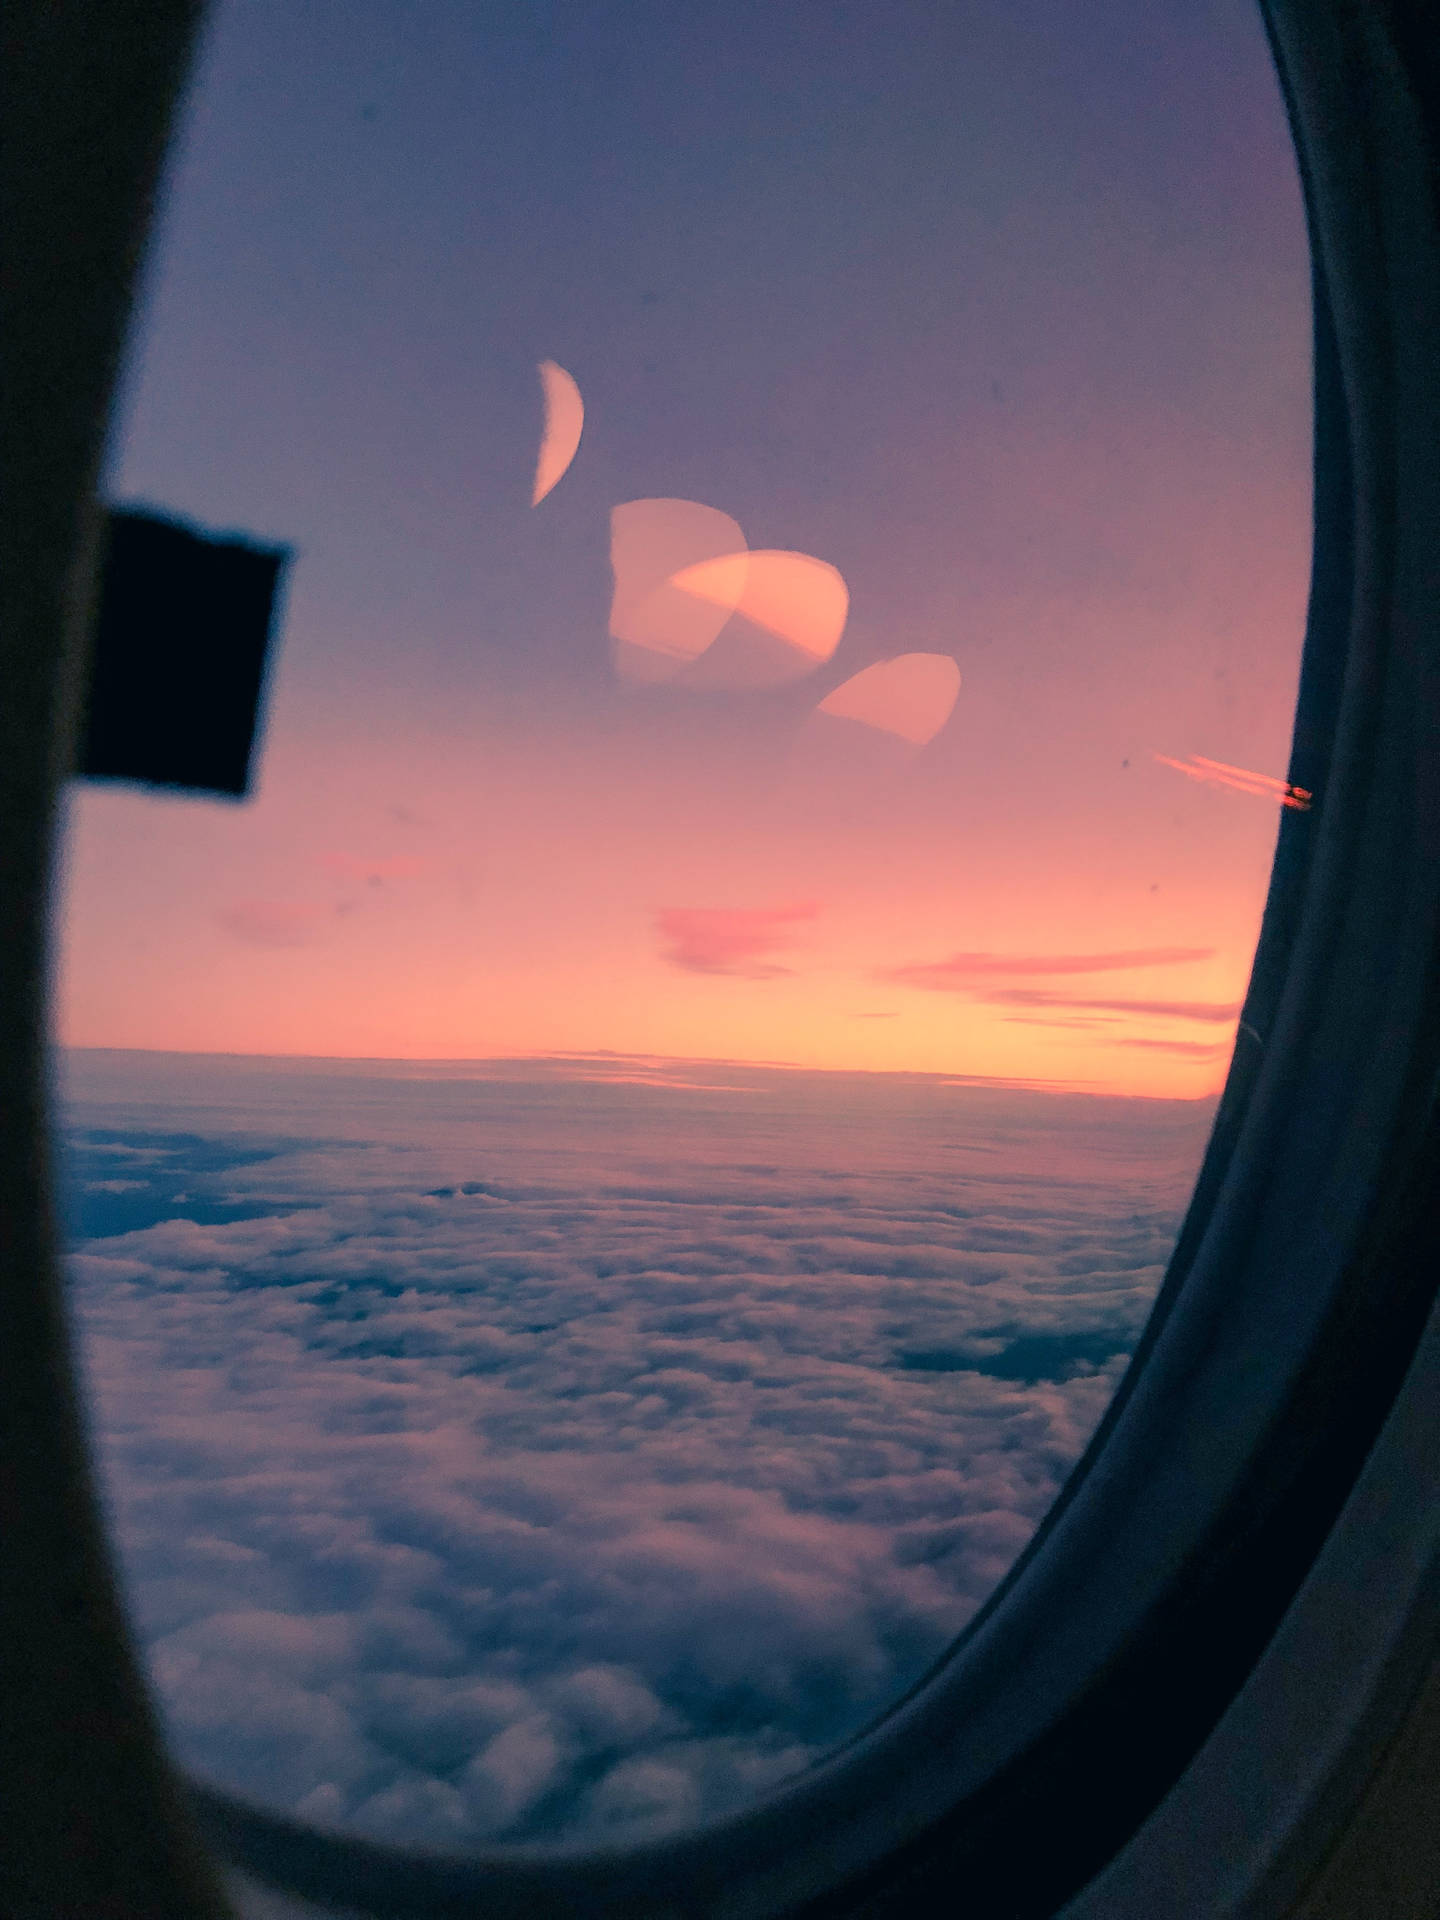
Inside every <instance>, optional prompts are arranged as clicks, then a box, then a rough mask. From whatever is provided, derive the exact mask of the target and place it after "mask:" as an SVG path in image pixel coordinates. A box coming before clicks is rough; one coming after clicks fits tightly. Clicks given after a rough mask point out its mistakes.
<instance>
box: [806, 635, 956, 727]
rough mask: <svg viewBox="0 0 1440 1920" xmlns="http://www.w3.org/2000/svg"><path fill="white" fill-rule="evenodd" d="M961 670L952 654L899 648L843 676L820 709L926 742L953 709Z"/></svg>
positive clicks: (863, 724) (844, 718)
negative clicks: (888, 657)
mask: <svg viewBox="0 0 1440 1920" xmlns="http://www.w3.org/2000/svg"><path fill="white" fill-rule="evenodd" d="M959 692H960V669H959V667H958V666H957V665H956V663H955V661H954V660H953V659H952V658H951V656H950V655H949V654H948V653H901V654H897V655H896V657H895V658H894V659H893V660H880V661H877V662H876V664H875V665H874V666H873V667H866V668H865V669H864V671H863V672H861V673H857V674H853V675H852V676H851V677H850V679H848V680H843V681H842V682H841V683H840V685H839V686H838V687H836V688H835V690H834V692H833V693H827V694H826V696H825V698H824V699H823V700H822V701H821V702H820V705H819V708H818V709H817V711H818V712H820V713H830V714H834V715H835V716H836V717H837V718H838V719H841V720H858V721H859V722H860V724H861V725H862V726H866V727H876V728H878V729H879V730H880V732H882V733H893V734H895V735H896V736H897V737H898V738H899V739H901V740H908V741H910V742H911V744H912V745H914V746H917V747H923V746H924V745H925V744H926V742H927V741H930V740H933V739H934V738H935V736H936V734H937V733H939V731H940V729H941V728H942V727H943V726H944V724H945V722H946V721H947V720H948V719H949V718H950V715H951V714H952V713H953V712H954V710H955V701H956V698H957V696H958V694H959Z"/></svg>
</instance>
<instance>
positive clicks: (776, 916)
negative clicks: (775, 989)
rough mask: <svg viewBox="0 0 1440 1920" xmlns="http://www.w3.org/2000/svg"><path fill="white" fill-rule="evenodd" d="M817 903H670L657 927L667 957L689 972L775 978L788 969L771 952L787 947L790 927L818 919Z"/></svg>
mask: <svg viewBox="0 0 1440 1920" xmlns="http://www.w3.org/2000/svg"><path fill="white" fill-rule="evenodd" d="M819 911H820V909H819V907H818V906H816V905H814V904H813V903H805V904H801V905H797V906H791V907H666V908H664V909H663V910H662V911H661V912H660V913H658V914H657V915H656V916H655V928H656V931H657V932H658V933H659V935H660V937H661V939H662V940H664V941H665V942H667V945H666V948H665V952H664V958H665V959H666V960H668V961H669V962H670V964H671V966H673V967H682V968H684V969H685V971H686V972H687V973H727V974H733V975H736V976H738V977H739V978H741V979H745V980H773V979H775V978H776V977H777V976H778V975H780V974H784V973H789V972H791V969H790V968H789V967H782V966H777V965H776V964H775V963H774V962H773V961H770V960H768V959H766V957H765V956H766V955H768V954H771V953H774V952H775V951H776V950H777V949H779V948H783V947H787V946H789V945H790V944H791V942H792V940H793V934H792V932H791V929H792V928H793V927H794V926H795V925H796V924H797V923H798V922H801V921H805V920H813V919H814V918H815V916H816V915H817V914H818V913H819Z"/></svg>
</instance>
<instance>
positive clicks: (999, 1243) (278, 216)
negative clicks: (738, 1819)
mask: <svg viewBox="0 0 1440 1920" xmlns="http://www.w3.org/2000/svg"><path fill="white" fill-rule="evenodd" d="M1308 328H1309V317H1308V284H1307V266H1306V259H1305V247H1304V234H1303V225H1302V219H1301V211H1300V202H1299V191H1298V185H1297V181H1296V178H1295V172H1294V167H1293V163H1292V160H1291V156H1290V150H1289V145H1288V140H1287V135H1286V131H1285V127H1284V120H1283V114H1282V110H1281V105H1280V100H1279V96H1278V91H1277V88H1276V85H1275V81H1274V78H1273V75H1272V72H1271V70H1270V66H1269V62H1268V57H1267V54H1266V49H1265V45H1264V38H1263V33H1262V30H1261V27H1260V23H1259V19H1258V16H1257V15H1256V14H1255V13H1254V12H1253V10H1252V9H1251V8H1250V7H1249V6H1248V5H1246V4H1243V3H1242V0H1214V4H1205V5H1196V4H1195V3H1194V0H1184V3H1183V4H1182V3H1181V0H1160V3H1159V4H1157V0H1101V3H1100V4H1094V5H1088V6H1084V7H1077V6H1075V5H1074V4H1073V3H1072V0H1021V3H1020V4H1015V0H1005V4H999V3H998V0H995V3H993V4H992V3H991V0H983V3H979V0H977V4H971V5H964V4H961V5H954V6H945V7H937V6H934V5H930V4H920V0H884V4H878V3H876V4H872V3H871V0H861V3H859V4H853V5H852V4H846V5H826V6H774V5H760V4H726V5H723V6H721V5H717V4H712V3H711V0H690V3H689V4H687V5H685V6H683V7H675V6H673V5H668V4H661V3H660V0H627V4H626V5H624V6H623V7H621V6H605V5H601V4H598V0H568V3H565V0H557V4H548V5H547V4H540V3H538V0H536V3H534V4H529V5H518V4H500V5H494V6H488V7H476V6H474V5H473V4H470V3H469V0H430V4H428V5H426V6H425V7H423V8H415V7H411V6H406V5H402V4H398V0H347V3H346V4H345V5H343V6H342V5H339V4H334V3H333V0H320V3H319V4H314V5H310V6H307V7H304V8H294V7H291V6H285V5H280V4H278V3H277V0H224V4H221V5H220V6H219V7H218V8H217V10H216V12H215V16H214V19H213V22H212V26H211V30H210V33H209V37H208V40H207V43H206V46H205V49H204V53H203V58H202V61H201V64H200V69H199V73H198V78H197V83H196V87H195V90H194V95H193V99H192V101H191V103H190V107H189V111H188V116H187V119H186V122H185V126H184V129H183V134H182V138H181V141H180V145H179V148H178V152H177V156H176V162H175V167H174V173H173V180H172V185H171V191H170V196H169V201H168V204H167V207H166V210H165V215H164V218H163V220H162V223H161V230H160V238H159V242H158V244H157V249H156V255H155V258H154V261H153V262H152V267H151V275H150V285H149V292H148V296H147V303H146V306H145V309H144V312H143V316H142V321H141V324H140V326H139V328H138V331H137V339H136V344H135V349H134V356H133V364H132V367H131V370H130V375H129V380H128V389H127V400H126V405H125V409H124V414H123V420H122V423H121V427H120V429H119V431H118V433H117V438H116V442H115V445H114V447H113V450H112V464H111V473H110V479H109V488H110V493H111V496H112V497H113V498H115V499H117V500H124V501H126V502H134V503H141V504H148V505H150V506H152V507H156V508H161V509H165V510H167V511H172V512H174V513H176V514H179V515H182V516H185V517H188V518H190V519H193V520H194V521H196V522H198V523H200V524H203V525H204V526H206V527H209V528H212V529H241V530H244V531H247V532H249V533H250V534H253V535H255V536H258V537H261V538H264V539H273V540H280V541H284V542H288V543H290V544H291V545H292V546H293V548H294V550H295V555H294V559H293V563H292V566H291V568H290V572H289V577H288V587H287V593H286V605H285V610H284V619H283V637H282V639H281V641H280V643H279V647H278V652H277V655H276V659H275V663H274V667H273V671H272V673H271V677H270V683H269V687H268V694H267V701H268V714H269V723H268V732H267V736H266V739H265V742H264V747H263V754H262V757H261V760H260V764H259V773H258V783H257V791H256V794H255V796H254V797H253V798H252V799H251V800H250V801H248V802H246V803H244V804H242V805H233V804H228V803H224V802H220V801H215V800H211V799H206V798H203V797H194V796H187V795H176V794H173V793H172V794H168V795H167V794H162V793H158V792H152V791H146V790H143V789H139V788H134V787H126V786H123V785H119V784H108V785H101V784H92V785H87V786H84V787H80V788H77V789H76V791H75V793H74V795H73V800H72V807H71V834H70V840H69V853H68V873H67V883H66V895H65V908H64V917H63V929H62V932H63V940H62V955H61V977H60V982H59V1007H60V1016H59V1037H60V1040H61V1042H62V1047H61V1053H60V1069H61V1075H62V1084H63V1091H64V1113H65V1120H66V1129H67V1163H66V1164H67V1169H68V1172H67V1182H68V1184H67V1205H68V1209H69V1221H70V1230H71V1233H72V1238H73V1254H72V1261H71V1273H72V1289H73V1298H74V1301H75V1305H76V1310H77V1314H78V1317H79V1322H80V1326H81V1330H82V1337H83V1356H84V1364H85V1368H86V1373H87V1379H88V1383H89V1387H90V1390H91V1393H92V1404H93V1409H94V1420H95V1424H96V1431H97V1436H98V1443H99V1446H100V1449H101V1459H102V1468H103V1472H104V1476H105V1485H106V1488H107V1495H108V1498H109V1501H110V1503H111V1507H112V1511H113V1516H114V1522H115V1526H116V1530H117V1537H118V1541H119V1545H120V1549H121V1552H122V1554H123V1559H124V1567H125V1572H126V1578H127V1581H128V1591H129V1595H130V1600H131V1605H132V1607H133V1611H134V1616H135V1620H136V1624H137V1628H138V1631H139V1634H140V1636H141V1638H142V1641H143V1643H144V1645H145V1648H146V1650H147V1655H148V1658H149V1661H150V1664H151V1670H152V1672H153V1675H154V1679H155V1682H156V1686H157V1688H158V1692H159V1696H160V1699H161V1701H162V1703H163V1706H164V1710H165V1713H166V1715H167V1721H168V1725H169V1728H170V1731H171V1735H172V1738H173V1741H174V1744H175V1747H176V1750H177V1752H178V1753H179V1755H180V1757H181V1758H182V1759H183V1760H184V1762H185V1763H186V1764H187V1765H188V1766H190V1767H191V1768H192V1769H193V1770H194V1771H195V1772H196V1773H198V1774H199V1775H200V1776H202V1777H204V1778H206V1779H207V1780H210V1781H213V1782H218V1783H220V1784H222V1785H225V1786H228V1787H232V1788H234V1789H236V1790H238V1791H240V1792H242V1793H244V1794H246V1795H247V1796H249V1797H251V1798H253V1799H256V1800H259V1801H261V1802H263V1803H265V1804H268V1805H272V1806H281V1807H284V1808H286V1809H288V1810H291V1811H298V1812H299V1813H301V1814H303V1815H305V1816H307V1817H309V1818H312V1819H314V1820H316V1821H318V1822H321V1823H324V1824H327V1825H332V1826H338V1827H342V1828H345V1829H347V1830H357V1831H363V1832H366V1833H369V1834H373V1835H378V1836H382V1837H385V1838H389V1839H397V1840H404V1841H410V1842H413V1843H415V1844H417V1845H424V1846H427V1847H434V1846H440V1847H446V1848H471V1847H479V1846H482V1845H489V1844H492V1843H497V1842H500V1843H507V1842H521V1841H523V1842H534V1841H549V1840H557V1839H559V1840H564V1841H567V1842H578V1841H585V1842H593V1841H597V1840H600V1841H606V1840H612V1839H615V1838H617V1837H621V1838H634V1837H640V1836H645V1835H649V1834H653V1833H657V1832H661V1831H666V1830H671V1829H674V1828H675V1827H677V1826H681V1825H684V1824H687V1823H689V1822H692V1821H695V1820H699V1819H704V1818H708V1817H711V1816H714V1815H716V1814H718V1813H722V1812H724V1811H726V1810H728V1809H731V1808H733V1807H735V1806H737V1805H740V1804H742V1803H744V1802H745V1801H746V1800H747V1799H748V1798H750V1797H752V1796H754V1795H756V1794H757V1793H760V1792H762V1791H763V1790H764V1789H765V1788H766V1787H767V1786H769V1785H770V1784H771V1783H773V1782H775V1781H777V1780H780V1779H782V1778H784V1777H786V1776H787V1775H789V1774H791V1773H793V1772H794V1771H795V1770H797V1769H798V1768H801V1767H803V1766H805V1765H807V1764H808V1763H810V1762H811V1761H813V1760H814V1759H816V1758H817V1757H819V1756H820V1755H822V1754H824V1753H825V1752H826V1751H828V1750H829V1749H830V1748H831V1747H833V1745H834V1744H835V1743H836V1742H837V1741H839V1740H841V1739H843V1738H844V1737H846V1736H847V1735H848V1734H850V1733H852V1732H854V1731H855V1730H856V1729H857V1728H859V1727H860V1726H862V1725H863V1724H865V1723H866V1722H867V1721H868V1720H870V1719H872V1718H873V1717H874V1716H875V1715H877V1714H878V1713H880V1712H881V1711H883V1709H884V1708H885V1707H886V1706H887V1705H888V1704H890V1703H891V1702H892V1701H894V1700H895V1699H896V1698H897V1697H898V1696H899V1695H900V1694H901V1692H902V1691H903V1690H904V1689H905V1688H907V1687H908V1686H910V1685H912V1684H913V1683H914V1682H915V1681H916V1680H917V1679H918V1678H919V1677H920V1676H921V1675H923V1673H924V1672H925V1670H926V1669H927V1667H928V1666H929V1665H930V1664H931V1663H932V1662H933V1661H934V1660H935V1659H936V1658H937V1657H938V1656H939V1655H940V1654H941V1652H942V1651H943V1650H944V1648H945V1647H946V1645H947V1644H948V1643H949V1641H950V1640H951V1639H952V1637H953V1636H954V1635H955V1633H956V1632H957V1631H958V1630H959V1629H960V1628H961V1627H962V1626H963V1625H964V1623H965V1622H966V1620H967V1619H968V1618H970V1617H971V1615H972V1614H973V1612H974V1611H975V1609H976V1607H977V1606H978V1605H979V1604H980V1603H981V1602H982V1601H983V1600H984V1598H985V1597H986V1595H987V1594H988V1593H990V1592H991V1591H992V1590H993V1588H994V1585H995V1583H996V1581H997V1580H998V1579H999V1578H1000V1577H1001V1576H1002V1575H1003V1573H1004V1571H1005V1570H1006V1568H1007V1567H1008V1566H1009V1565H1010V1564H1011V1563H1012V1562H1013V1560H1014V1557H1015V1555H1016V1554H1017V1552H1018V1551H1019V1550H1020V1548H1021V1547H1022V1546H1023V1545H1024V1543H1025V1541H1026V1540H1027V1539H1028V1537H1029V1536H1030V1534H1031V1532H1032V1530H1033V1528H1034V1526H1035V1525H1036V1523H1037V1521H1038V1520H1039V1519H1040V1517H1041V1516H1042V1515H1043V1513H1044V1512H1045V1510H1046V1508H1047V1506H1048V1504H1049V1503H1050V1501H1051V1500H1052V1499H1053V1497H1054V1495H1055V1493H1056V1491H1057V1489H1058V1488H1059V1486H1060V1485H1061V1483H1062V1481H1063V1479H1064V1476H1065V1474H1066V1472H1067V1470H1068V1468H1069V1467H1070V1465H1071V1464H1072V1463H1073V1462H1074V1460H1075V1459H1076V1458H1077V1456H1078V1454H1079V1452H1080V1450H1081V1449H1082V1447H1083V1445H1084V1443H1085V1440H1086V1438H1087V1436H1088V1435H1089V1433H1090V1432H1091V1431H1092V1430H1093V1428H1094V1425H1095V1423H1096V1421H1097V1420H1098V1418H1099V1416H1100V1413H1101V1412H1102V1410H1103V1408H1104V1406H1105V1404H1106V1402H1107V1400H1108V1398H1109V1395H1110V1393H1111V1392H1112V1390H1113V1388H1114V1384H1115V1382H1116V1380H1117V1378H1118V1377H1119V1374H1120V1373H1121V1371H1122V1370H1123V1368H1124V1365H1125V1362H1126V1358H1127V1356H1128V1354H1129V1353H1130V1351H1131V1350H1132V1348H1133V1345H1134V1342H1135V1339H1136V1336H1137V1333H1138V1331H1139V1329H1140V1327H1141V1325H1142V1324H1143V1321H1144V1318H1145V1315H1146V1312H1147V1310H1148V1307H1149V1304H1150V1301H1151V1300H1152V1298H1153V1296H1154V1293H1155V1290H1156V1288H1157V1286H1158V1283H1159V1279H1160V1276H1161V1273H1162V1270H1163V1266H1164V1263H1165V1260H1166V1258H1167V1256H1168V1253H1169V1249H1170V1246H1171V1244H1172V1241H1173V1237H1174V1233H1175V1229H1176V1226H1177V1223H1178V1219H1179V1216H1180V1213H1181V1210H1182V1208H1183V1206H1184V1203H1185V1199H1186V1195H1187V1191H1188V1187H1189V1184H1190V1182H1191V1180H1192V1179H1193V1175H1194V1170H1195V1167H1196V1165H1197V1163H1198V1159H1199V1155H1200V1153H1201V1150H1202V1148H1203V1145H1204V1141H1205V1137H1206V1133H1207V1129H1208V1126H1209V1124H1210V1120H1211V1117H1212V1114H1213V1110H1214V1100H1215V1095H1216V1093H1217V1090H1218V1088H1219V1086H1220V1084H1221V1081H1222V1079H1223V1075H1224V1071H1225V1068H1226V1064H1227V1061H1228V1056H1229V1049H1230V1045H1231V1041H1232V1038H1233V1033H1234V1025H1235V1019H1236V1015H1237V1012H1238V1006H1239V1001H1240V998H1241V995H1242V993H1243V990H1244V985H1245V981H1246V977H1247V972H1248V967H1249V961H1250V955H1251V952H1252V950H1253V946H1254V940H1255V934H1256V928H1257V925H1258V917H1259V911H1260V906H1261V902H1262V898H1263V894H1264V888H1265V883H1266V877H1267V873H1268V867H1269V861H1270V857H1271V853H1272V850H1273V846H1274V838H1275V829H1276V821H1277V817H1278V815H1279V811H1280V809H1281V808H1282V807H1283V806H1292V807H1302V808H1303V807H1305V806H1307V805H1308V804H1310V802H1311V800H1312V798H1313V796H1309V795H1305V794H1299V793H1295V792H1293V791H1290V790H1288V789H1287V788H1286V787H1285V783H1284V775H1285V760H1286V752H1287V746H1288V735H1289V726H1290V718H1291V711H1292V706H1293V698H1294V685H1295V676H1296V668H1297V662H1298V651H1299V641H1300V636H1301V631H1302V624H1303V602H1304V591H1305V583H1306V542H1307V534H1308V506H1309V474H1308V461H1309V440H1310V417H1309V350H1308ZM195 644H196V646H197V647H203V646H204V644H205V640H204V635H203V633H197V635H196V640H195Z"/></svg>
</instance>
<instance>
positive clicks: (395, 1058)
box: [51, 1040, 1221, 1106]
mask: <svg viewBox="0 0 1440 1920" xmlns="http://www.w3.org/2000/svg"><path fill="white" fill-rule="evenodd" d="M51 1045H52V1049H53V1051H54V1052H55V1053H59V1054H131V1055H136V1054H138V1055H141V1056H144V1057H148V1058H153V1059H167V1060H252V1061H274V1062H287V1063H288V1062H304V1063H307V1064H313V1065H317V1066H327V1065H344V1066H351V1067H357V1066H385V1067H424V1066H432V1067H480V1066H492V1065H499V1064H502V1063H506V1062H514V1063H520V1062H537V1063H541V1062H543V1063H563V1062H566V1061H576V1062H579V1061H588V1062H594V1061H612V1062H615V1063H617V1064H619V1063H622V1062H637V1061H638V1062H648V1063H651V1064H657V1063H659V1064H663V1065H665V1066H668V1067H721V1068H732V1069H733V1068H740V1069H753V1070H757V1071H760V1072H770V1073H816V1074H828V1075H834V1076H837V1077H838V1076H840V1075H842V1074H849V1075H856V1076H862V1077H864V1078H865V1079H870V1080H928V1081H936V1082H939V1083H940V1084H942V1085H945V1086H954V1087H971V1088H977V1089H981V1090H983V1089H986V1088H989V1089H992V1090H994V1091H996V1092H1003V1093H1043V1094H1053V1095H1073V1096H1075V1097H1078V1098H1083V1099H1092V1100H1152V1101H1159V1102H1166V1103H1169V1104H1172V1105H1173V1104H1177V1103H1178V1104H1181V1105H1185V1106H1196V1105H1200V1104H1203V1103H1204V1102H1205V1101H1207V1100H1211V1101H1213V1100H1217V1099H1218V1098H1219V1096H1220V1091H1221V1089H1220V1088H1218V1087H1217V1088H1214V1089H1213V1090H1212V1091H1210V1092H1208V1093H1201V1094H1184V1093H1118V1092H1115V1091H1113V1090H1111V1089H1108V1088H1105V1087H1101V1086H1097V1085H1096V1084H1095V1083H1094V1082H1093V1081H1091V1082H1088V1083H1086V1082H1075V1081H1059V1080H1027V1079H1021V1078H1017V1077H1010V1076H1005V1075H999V1074H967V1073H961V1072H957V1071H952V1070H948V1069H945V1068H941V1067H933V1068H932V1067H825V1066H815V1065H810V1064H806V1063H804V1062H801V1061H793V1060H740V1059H736V1058H734V1057H733V1056H729V1055H714V1054H667V1053H625V1052H622V1051H620V1050H619V1049H617V1048H611V1047H594V1048H588V1049H586V1048H571V1049H548V1050H544V1051H540V1052H530V1053H485V1054H379V1053H375V1054H371V1053H357V1054H351V1053H242V1052H237V1051H235V1050H234V1049H227V1048H208V1047H207V1048H195V1047H192V1048H186V1047H117V1046H95V1045H87V1044H84V1043H76V1042H71V1041H60V1040H56V1041H53V1042H52V1043H51ZM661 1084H663V1083H661Z"/></svg>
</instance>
